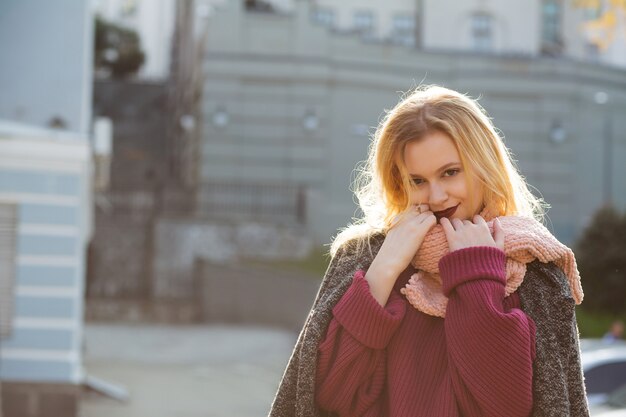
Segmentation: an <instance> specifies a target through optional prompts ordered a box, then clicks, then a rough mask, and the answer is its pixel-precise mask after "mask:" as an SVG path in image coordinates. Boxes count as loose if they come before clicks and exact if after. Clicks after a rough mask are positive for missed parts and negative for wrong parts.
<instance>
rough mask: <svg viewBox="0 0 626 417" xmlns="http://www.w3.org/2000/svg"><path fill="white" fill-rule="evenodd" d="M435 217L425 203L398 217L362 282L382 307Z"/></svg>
mask: <svg viewBox="0 0 626 417" xmlns="http://www.w3.org/2000/svg"><path fill="white" fill-rule="evenodd" d="M436 224H437V218H436V217H435V215H434V214H433V212H432V211H430V208H429V207H428V205H427V204H421V205H420V206H419V209H418V206H411V208H409V209H407V210H405V211H404V212H402V213H400V214H398V216H396V219H395V221H394V224H393V225H392V226H391V228H390V229H389V230H388V232H387V236H386V237H385V240H384V242H383V244H382V246H381V247H380V250H379V251H378V253H377V254H376V257H375V258H374V260H373V261H372V264H371V265H370V267H369V269H368V270H367V273H366V274H365V279H366V280H367V281H368V282H369V283H370V288H371V290H372V295H374V298H376V300H378V302H379V303H380V304H381V305H382V306H384V305H385V303H386V302H387V298H388V297H389V293H390V292H391V289H392V288H393V285H394V284H395V282H396V279H398V276H400V274H401V273H402V271H404V270H405V269H406V267H407V266H408V265H409V263H410V262H411V260H412V259H413V257H414V256H415V254H416V253H417V251H418V250H419V248H420V246H422V242H424V238H425V237H426V234H427V233H428V231H429V230H430V229H431V228H432V227H433V226H434V225H436Z"/></svg>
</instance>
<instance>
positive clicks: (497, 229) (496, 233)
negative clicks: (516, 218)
mask: <svg viewBox="0 0 626 417" xmlns="http://www.w3.org/2000/svg"><path fill="white" fill-rule="evenodd" d="M493 240H494V241H495V242H496V246H497V247H498V248H500V249H502V250H504V229H503V228H502V224H500V219H498V218H497V217H496V219H495V220H494V221H493Z"/></svg>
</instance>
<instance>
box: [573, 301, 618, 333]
mask: <svg viewBox="0 0 626 417" xmlns="http://www.w3.org/2000/svg"><path fill="white" fill-rule="evenodd" d="M583 304H586V300H585V302H583ZM616 320H621V321H622V322H624V323H626V313H623V314H621V315H617V316H616V315H613V314H607V313H592V312H589V311H587V309H583V308H581V307H580V306H579V307H577V308H576V321H577V322H578V332H579V333H580V337H581V338H601V337H602V336H604V334H605V333H606V332H607V331H609V329H610V328H611V324H612V323H613V322H615V321H616Z"/></svg>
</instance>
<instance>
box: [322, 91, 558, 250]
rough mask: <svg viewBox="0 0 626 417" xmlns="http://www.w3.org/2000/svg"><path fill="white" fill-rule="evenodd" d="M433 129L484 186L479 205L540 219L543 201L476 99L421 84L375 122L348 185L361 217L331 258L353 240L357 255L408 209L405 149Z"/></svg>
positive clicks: (343, 234)
mask: <svg viewBox="0 0 626 417" xmlns="http://www.w3.org/2000/svg"><path fill="white" fill-rule="evenodd" d="M432 131H441V132H443V133H446V134H447V135H448V136H450V138H452V140H453V141H454V143H455V145H456V147H457V149H458V151H459V155H460V157H461V163H462V164H463V168H464V170H465V171H466V173H467V178H471V177H475V178H477V179H478V182H479V184H480V186H482V187H483V196H484V201H483V203H484V206H485V207H487V208H488V209H489V211H490V212H491V213H492V214H493V215H495V216H505V215H520V216H528V217H534V218H535V219H537V220H539V221H543V215H544V213H545V208H546V207H547V205H546V204H545V203H544V202H543V200H542V199H540V198H538V197H535V196H534V195H533V194H532V193H531V192H530V191H529V189H528V185H527V184H526V181H525V180H524V178H523V177H522V176H521V175H520V173H519V171H518V169H517V167H516V166H515V164H514V162H513V160H512V157H511V154H510V152H509V150H508V149H507V148H506V146H505V145H504V142H503V140H502V138H501V137H500V135H499V134H498V133H497V132H496V129H495V127H494V125H493V123H492V122H491V119H490V118H489V116H488V115H487V113H486V112H485V110H484V109H483V108H482V107H481V106H480V105H479V104H478V102H476V101H475V100H474V99H472V98H470V97H468V96H466V95H463V94H461V93H458V92H456V91H454V90H450V89H447V88H444V87H440V86H434V85H433V86H427V85H423V86H419V87H417V88H416V89H414V90H412V91H410V92H408V93H407V94H405V97H404V98H403V99H402V100H400V102H399V103H398V104H397V105H396V106H395V107H394V108H393V109H392V110H390V111H388V112H387V114H386V115H385V117H384V118H383V120H382V121H381V122H380V124H379V126H378V129H377V130H376V133H375V134H374V138H373V140H372V142H371V144H370V147H369V152H368V158H367V160H366V161H364V162H365V163H364V165H362V167H361V168H360V169H359V170H358V173H357V177H356V179H355V182H354V184H353V185H354V189H353V191H354V193H355V195H356V196H357V198H358V201H359V206H360V209H361V211H362V212H363V217H361V218H359V219H353V223H352V224H350V225H348V226H347V227H345V228H343V229H342V230H341V231H340V232H339V234H338V235H337V236H336V237H335V239H334V240H333V242H332V244H331V248H330V254H331V255H332V256H334V255H335V253H336V252H337V249H339V247H341V246H342V245H343V244H344V243H346V242H348V241H352V240H354V239H357V241H358V242H359V244H358V247H357V251H358V253H361V251H362V250H363V249H364V243H365V242H366V243H367V245H368V247H369V240H370V239H369V237H371V236H373V235H374V234H377V233H386V232H387V230H389V228H390V227H391V225H392V222H393V219H394V217H395V216H396V215H397V214H399V213H401V212H402V211H404V210H406V209H407V208H408V207H409V205H410V204H411V203H410V200H409V190H410V189H411V187H412V182H411V179H410V176H409V174H408V172H407V170H406V167H405V166H404V159H403V158H404V148H405V146H406V144H407V143H408V142H410V141H414V140H419V139H420V138H421V137H423V136H424V135H426V134H427V133H429V132H432ZM468 186H471V184H469V183H468ZM470 191H471V190H470ZM471 194H473V193H471V192H470V195H471ZM363 237H368V239H362V238H363ZM370 251H371V247H370Z"/></svg>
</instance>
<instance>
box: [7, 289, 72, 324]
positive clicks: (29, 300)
mask: <svg viewBox="0 0 626 417" xmlns="http://www.w3.org/2000/svg"><path fill="white" fill-rule="evenodd" d="M75 315H76V300H74V299H73V298H45V297H32V296H26V295H18V296H17V297H16V298H15V316H16V317H37V318H42V317H43V318H55V319H56V318H62V319H69V318H74V317H75Z"/></svg>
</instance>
